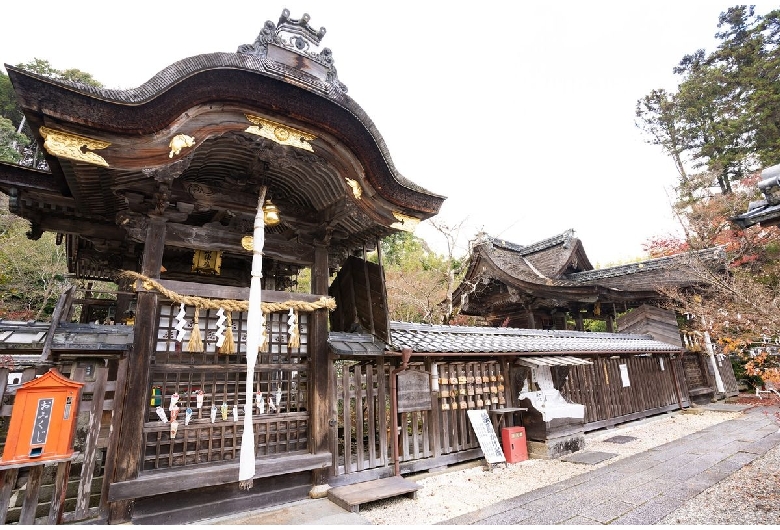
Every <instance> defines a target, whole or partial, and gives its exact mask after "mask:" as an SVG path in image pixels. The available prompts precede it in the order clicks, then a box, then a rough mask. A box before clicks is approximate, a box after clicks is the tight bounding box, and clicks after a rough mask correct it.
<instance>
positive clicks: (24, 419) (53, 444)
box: [0, 368, 84, 464]
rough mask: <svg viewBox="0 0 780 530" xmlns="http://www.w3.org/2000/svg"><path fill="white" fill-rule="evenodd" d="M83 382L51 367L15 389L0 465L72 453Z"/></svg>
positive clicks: (39, 460)
mask: <svg viewBox="0 0 780 530" xmlns="http://www.w3.org/2000/svg"><path fill="white" fill-rule="evenodd" d="M82 386H84V383H79V382H76V381H71V380H70V379H67V378H65V377H63V376H62V375H61V374H60V373H59V372H58V371H57V370H55V369H54V368H52V369H50V370H49V371H48V372H46V373H45V374H44V375H42V376H41V377H38V378H36V379H33V380H32V381H28V382H26V383H24V384H23V385H22V386H20V387H19V389H18V390H17V391H16V399H15V400H14V407H13V410H12V411H11V423H10V424H9V426H8V436H7V437H6V441H5V449H4V450H3V458H2V460H1V461H0V464H24V463H37V462H45V461H47V460H59V459H62V458H67V457H69V456H71V455H72V454H73V433H74V430H75V427H76V418H77V417H78V410H79V393H80V391H81V387H82Z"/></svg>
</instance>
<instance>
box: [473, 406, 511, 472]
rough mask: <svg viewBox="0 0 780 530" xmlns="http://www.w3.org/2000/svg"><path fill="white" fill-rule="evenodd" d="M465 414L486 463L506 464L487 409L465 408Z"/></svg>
mask: <svg viewBox="0 0 780 530" xmlns="http://www.w3.org/2000/svg"><path fill="white" fill-rule="evenodd" d="M466 414H468V415H469V421H470V422H471V427H472V428H473V429H474V434H476V435H477V441H479V447H480V448H481V449H482V453H483V454H484V455H485V460H487V463H488V464H490V465H491V466H492V465H494V464H506V457H505V456H504V450H503V449H502V448H501V443H500V442H499V441H498V437H497V436H496V431H495V430H494V429H493V423H492V422H491V421H490V418H489V417H488V413H487V411H486V410H485V409H477V410H467V411H466Z"/></svg>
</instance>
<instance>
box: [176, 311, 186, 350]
mask: <svg viewBox="0 0 780 530" xmlns="http://www.w3.org/2000/svg"><path fill="white" fill-rule="evenodd" d="M184 315H185V312H184V304H181V305H180V306H179V313H178V314H177V315H176V319H175V320H176V328H175V329H176V331H178V333H177V334H176V340H177V341H179V342H181V341H183V340H184V333H185V331H184V326H185V325H186V324H187V321H186V320H184Z"/></svg>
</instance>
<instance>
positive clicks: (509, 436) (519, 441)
mask: <svg viewBox="0 0 780 530" xmlns="http://www.w3.org/2000/svg"><path fill="white" fill-rule="evenodd" d="M501 445H503V447H504V458H506V462H507V464H514V463H515V462H522V461H523V460H528V444H526V441H525V427H504V428H503V429H501Z"/></svg>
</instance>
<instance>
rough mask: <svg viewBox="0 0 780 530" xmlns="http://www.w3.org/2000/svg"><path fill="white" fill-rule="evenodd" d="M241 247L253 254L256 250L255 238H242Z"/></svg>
mask: <svg viewBox="0 0 780 530" xmlns="http://www.w3.org/2000/svg"><path fill="white" fill-rule="evenodd" d="M241 246H242V247H244V250H248V251H250V252H252V250H254V248H255V238H254V237H252V236H244V237H242V238H241Z"/></svg>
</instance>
